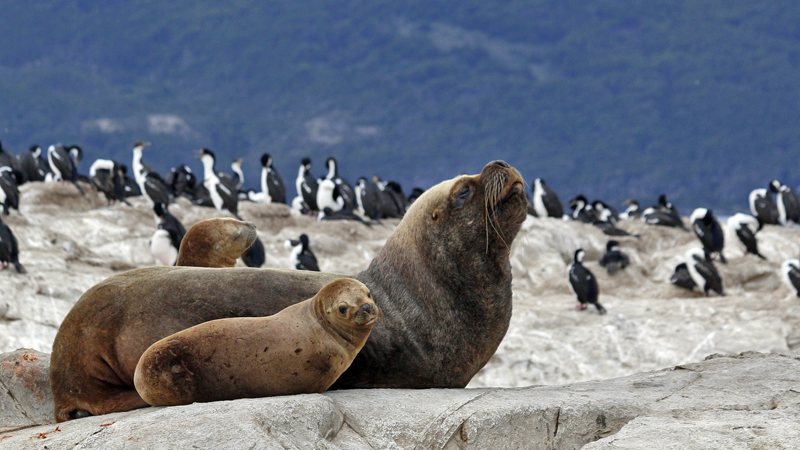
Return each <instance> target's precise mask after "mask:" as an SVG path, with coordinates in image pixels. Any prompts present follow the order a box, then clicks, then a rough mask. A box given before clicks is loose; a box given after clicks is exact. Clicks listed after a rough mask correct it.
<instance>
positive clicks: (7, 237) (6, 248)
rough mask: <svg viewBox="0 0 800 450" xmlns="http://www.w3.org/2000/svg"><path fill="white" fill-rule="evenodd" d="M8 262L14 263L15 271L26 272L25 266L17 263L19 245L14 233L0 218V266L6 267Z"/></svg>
mask: <svg viewBox="0 0 800 450" xmlns="http://www.w3.org/2000/svg"><path fill="white" fill-rule="evenodd" d="M9 264H13V265H14V269H16V270H17V273H27V271H26V270H25V267H23V266H22V264H20V263H19V246H18V245H17V239H16V238H15V237H14V233H13V232H11V228H9V227H8V225H6V224H5V223H3V220H2V219H0V267H2V268H3V269H5V268H7V267H8V265H9Z"/></svg>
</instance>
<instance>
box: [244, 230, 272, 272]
mask: <svg viewBox="0 0 800 450" xmlns="http://www.w3.org/2000/svg"><path fill="white" fill-rule="evenodd" d="M266 261H267V253H266V251H265V250H264V243H263V242H261V239H259V238H258V236H256V240H255V242H253V245H251V246H250V248H248V249H247V250H246V251H245V252H244V253H242V262H243V263H244V265H245V266H247V267H261V266H263V265H264V263H265V262H266Z"/></svg>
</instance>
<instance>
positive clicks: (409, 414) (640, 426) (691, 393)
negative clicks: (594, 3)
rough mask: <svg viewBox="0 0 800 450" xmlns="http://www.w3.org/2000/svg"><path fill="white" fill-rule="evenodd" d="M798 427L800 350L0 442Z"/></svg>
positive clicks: (636, 441) (414, 444) (768, 437)
mask: <svg viewBox="0 0 800 450" xmlns="http://www.w3.org/2000/svg"><path fill="white" fill-rule="evenodd" d="M6 400H7V399H6V398H3V401H4V402H5V401H6ZM797 423H800V357H798V355H780V354H762V353H744V354H740V355H713V356H711V357H709V358H707V359H706V360H705V361H702V362H699V363H694V364H687V365H682V366H677V367H674V368H671V369H664V370H659V371H655V372H648V373H640V374H636V375H632V376H629V377H624V378H616V379H611V380H603V381H591V382H585V383H577V384H571V385H565V386H530V387H525V388H507V389H429V390H397V389H374V390H352V391H334V392H327V393H325V394H311V395H296V396H283V397H272V398H263V399H244V400H235V401H226V402H214V403H195V404H192V405H187V406H178V407H157V408H144V409H140V410H136V411H130V412H126V413H115V414H108V415H105V416H98V417H89V418H85V419H80V420H74V421H70V422H65V423H61V424H58V425H55V424H50V425H45V426H38V427H33V428H25V429H20V430H16V431H10V432H5V433H0V443H1V444H3V445H5V446H8V448H19V449H28V448H31V449H33V448H44V447H45V446H46V448H48V449H62V448H63V449H66V448H84V449H91V448H102V449H124V448H190V447H191V448H214V449H240V448H279V449H286V448H297V449H304V448H321V449H378V448H380V449H417V448H420V449H421V448H425V449H429V448H433V449H486V448H492V449H502V448H508V449H513V448H525V449H579V448H586V449H617V448H632V449H633V448H648V449H671V448H703V449H708V448H736V447H749V448H797V447H798V446H800V432H799V431H798V430H799V429H798V427H797ZM586 444H589V445H588V446H587V445H586Z"/></svg>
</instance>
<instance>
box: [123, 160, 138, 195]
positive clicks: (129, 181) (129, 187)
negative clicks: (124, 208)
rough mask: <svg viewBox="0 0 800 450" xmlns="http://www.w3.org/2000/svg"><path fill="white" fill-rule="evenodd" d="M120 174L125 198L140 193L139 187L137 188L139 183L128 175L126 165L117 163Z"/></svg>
mask: <svg viewBox="0 0 800 450" xmlns="http://www.w3.org/2000/svg"><path fill="white" fill-rule="evenodd" d="M119 170H120V174H121V175H122V184H123V186H124V190H125V198H128V197H137V196H139V195H142V191H141V189H139V184H138V183H136V179H135V178H131V177H129V176H128V166H126V165H125V164H120V165H119Z"/></svg>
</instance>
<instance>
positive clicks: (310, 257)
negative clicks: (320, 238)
mask: <svg viewBox="0 0 800 450" xmlns="http://www.w3.org/2000/svg"><path fill="white" fill-rule="evenodd" d="M289 244H290V245H291V246H292V254H291V260H292V265H294V268H295V269H297V270H312V271H315V272H319V265H318V264H317V258H316V256H314V253H312V252H311V249H310V248H308V236H306V235H305V234H301V235H300V239H298V240H295V239H292V240H291V241H289Z"/></svg>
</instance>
